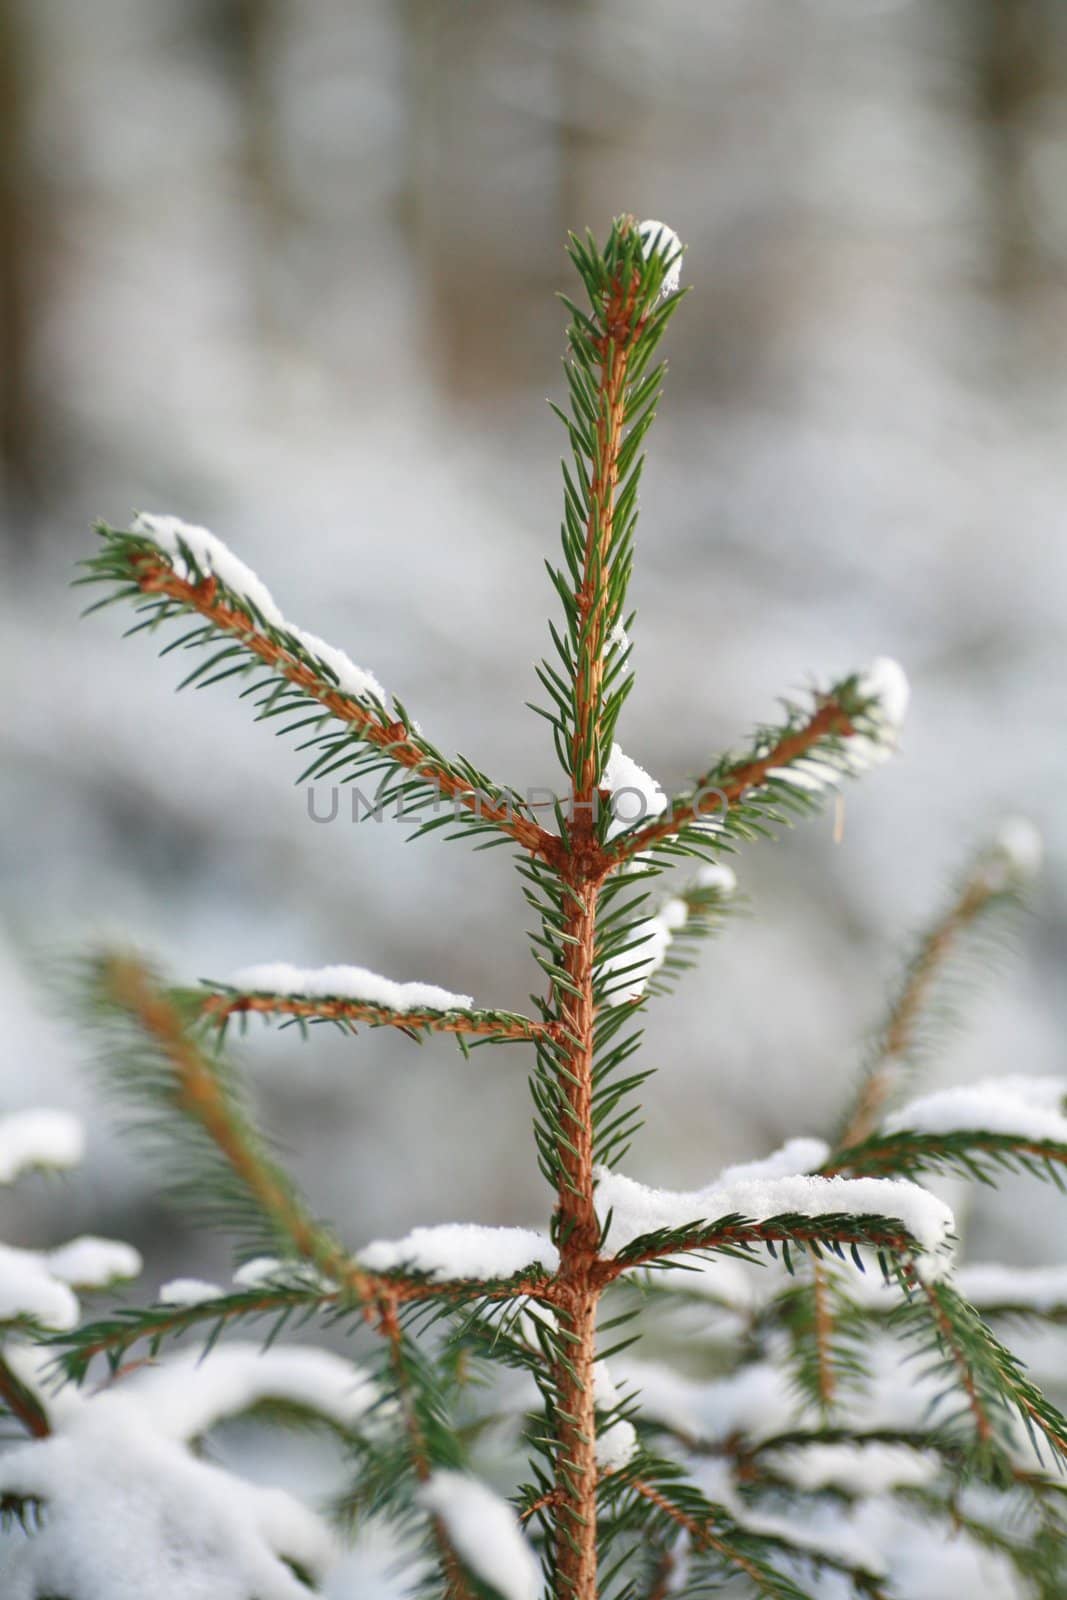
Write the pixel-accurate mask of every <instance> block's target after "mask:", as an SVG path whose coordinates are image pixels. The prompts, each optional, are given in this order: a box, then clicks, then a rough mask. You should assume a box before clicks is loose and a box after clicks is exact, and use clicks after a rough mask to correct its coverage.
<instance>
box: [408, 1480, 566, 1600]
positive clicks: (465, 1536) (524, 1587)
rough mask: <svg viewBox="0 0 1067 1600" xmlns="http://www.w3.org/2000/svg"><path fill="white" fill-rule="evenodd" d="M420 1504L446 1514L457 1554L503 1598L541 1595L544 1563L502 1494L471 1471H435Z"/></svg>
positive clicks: (532, 1598)
mask: <svg viewBox="0 0 1067 1600" xmlns="http://www.w3.org/2000/svg"><path fill="white" fill-rule="evenodd" d="M419 1501H420V1504H422V1505H424V1506H425V1507H426V1509H427V1510H428V1511H431V1512H433V1513H434V1515H435V1516H437V1517H440V1519H441V1521H442V1522H443V1523H444V1526H445V1528H446V1530H447V1532H448V1535H449V1538H450V1539H451V1541H452V1544H453V1545H454V1547H455V1549H456V1552H457V1554H458V1555H459V1556H460V1557H461V1558H462V1560H463V1561H464V1562H465V1563H466V1565H467V1566H469V1567H470V1569H471V1571H472V1572H473V1573H475V1574H476V1576H477V1577H479V1578H480V1579H481V1580H482V1581H483V1582H484V1583H487V1584H489V1586H490V1587H491V1588H492V1589H494V1590H495V1591H496V1593H497V1594H499V1595H501V1596H502V1597H503V1600H537V1597H538V1596H539V1595H540V1593H541V1566H540V1563H539V1561H538V1560H537V1557H536V1556H535V1555H534V1552H533V1550H532V1549H531V1547H530V1545H529V1544H528V1543H527V1541H526V1540H525V1539H524V1538H523V1535H522V1532H521V1530H520V1527H519V1522H518V1518H517V1517H516V1515H515V1513H514V1511H513V1510H512V1509H511V1507H510V1506H509V1505H508V1503H507V1501H506V1500H502V1499H501V1498H500V1496H499V1495H496V1494H494V1493H493V1492H492V1490H491V1489H489V1488H487V1487H486V1485H485V1484H484V1483H480V1482H479V1481H478V1479H477V1478H472V1477H471V1476H470V1475H469V1474H468V1473H465V1472H448V1471H444V1470H441V1471H437V1472H431V1473H430V1475H429V1477H428V1478H427V1479H426V1482H425V1483H424V1484H423V1486H422V1488H421V1489H420V1491H419Z"/></svg>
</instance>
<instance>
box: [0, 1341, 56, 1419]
mask: <svg viewBox="0 0 1067 1600" xmlns="http://www.w3.org/2000/svg"><path fill="white" fill-rule="evenodd" d="M0 1401H2V1402H3V1404H4V1405H5V1406H6V1407H7V1409H8V1410H9V1411H10V1413H11V1415H12V1416H13V1417H17V1418H18V1420H19V1422H21V1423H22V1426H23V1427H24V1428H25V1429H26V1432H27V1433H28V1434H29V1435H30V1436H31V1437H32V1438H34V1439H47V1438H48V1435H49V1434H50V1433H51V1432H52V1426H51V1423H50V1422H49V1420H48V1414H47V1412H46V1411H45V1409H44V1407H43V1406H42V1404H41V1402H40V1401H39V1400H38V1399H37V1397H36V1395H34V1394H32V1393H31V1392H30V1390H29V1389H27V1387H26V1385H25V1384H24V1383H23V1382H22V1381H21V1379H19V1378H17V1377H16V1376H15V1374H14V1373H13V1372H12V1370H11V1368H10V1367H9V1366H8V1364H7V1362H6V1361H5V1360H4V1358H3V1356H0Z"/></svg>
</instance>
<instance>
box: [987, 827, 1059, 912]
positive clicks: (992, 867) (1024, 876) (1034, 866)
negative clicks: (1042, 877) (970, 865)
mask: <svg viewBox="0 0 1067 1600" xmlns="http://www.w3.org/2000/svg"><path fill="white" fill-rule="evenodd" d="M1043 855H1044V844H1043V842H1042V839H1041V834H1040V833H1039V832H1038V830H1037V828H1036V827H1035V826H1034V824H1033V823H1032V822H1031V821H1030V820H1029V818H1028V817H1006V818H1005V819H1004V821H1003V822H1002V823H1001V824H1000V827H999V828H998V829H997V831H996V833H995V834H994V835H993V839H992V841H991V843H990V846H989V850H988V851H987V852H986V855H985V858H984V859H983V861H982V862H981V863H980V865H979V869H978V870H979V873H980V875H981V879H982V882H983V883H984V884H985V887H986V888H987V889H988V890H989V892H990V893H991V894H1004V893H1005V892H1006V891H1007V890H1008V889H1010V888H1012V887H1021V886H1022V885H1024V884H1027V883H1030V882H1031V881H1032V880H1033V879H1034V878H1036V877H1037V875H1038V873H1039V872H1040V870H1041V861H1042V857H1043Z"/></svg>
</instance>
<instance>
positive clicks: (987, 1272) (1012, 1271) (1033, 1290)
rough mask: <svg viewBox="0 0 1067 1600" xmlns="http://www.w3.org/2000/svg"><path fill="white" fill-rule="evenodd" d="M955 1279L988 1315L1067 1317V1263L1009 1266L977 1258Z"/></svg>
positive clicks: (985, 1314) (1058, 1319)
mask: <svg viewBox="0 0 1067 1600" xmlns="http://www.w3.org/2000/svg"><path fill="white" fill-rule="evenodd" d="M954 1281H955V1284H956V1288H957V1289H958V1290H959V1292H960V1294H961V1295H962V1296H963V1297H964V1299H965V1300H969V1301H970V1303H971V1305H973V1306H974V1307H975V1308H976V1309H977V1310H978V1311H980V1312H981V1313H982V1315H983V1316H985V1317H997V1316H1034V1317H1045V1318H1049V1319H1050V1320H1053V1321H1057V1322H1061V1321H1067V1266H1054V1267H1005V1266H1001V1265H1000V1264H998V1263H993V1262H989V1263H984V1262H973V1263H970V1264H969V1265H967V1266H965V1267H961V1268H960V1269H959V1271H958V1272H957V1273H956V1276H955V1280H954Z"/></svg>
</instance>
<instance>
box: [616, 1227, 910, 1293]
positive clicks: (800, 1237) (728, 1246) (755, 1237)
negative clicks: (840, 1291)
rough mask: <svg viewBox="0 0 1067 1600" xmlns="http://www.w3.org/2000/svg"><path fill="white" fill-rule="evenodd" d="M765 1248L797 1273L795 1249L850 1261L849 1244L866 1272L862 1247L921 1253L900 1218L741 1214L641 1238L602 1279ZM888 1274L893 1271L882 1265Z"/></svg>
mask: <svg viewBox="0 0 1067 1600" xmlns="http://www.w3.org/2000/svg"><path fill="white" fill-rule="evenodd" d="M760 1245H765V1246H766V1248H767V1249H768V1251H769V1252H770V1253H771V1255H775V1254H776V1251H775V1246H776V1245H780V1246H781V1250H782V1258H783V1260H784V1262H785V1265H786V1268H787V1269H788V1270H789V1271H792V1259H791V1256H790V1246H791V1245H793V1246H795V1247H796V1248H798V1249H800V1250H803V1251H810V1252H811V1254H812V1255H813V1256H815V1258H816V1260H818V1258H819V1256H820V1254H821V1252H822V1251H824V1250H825V1251H826V1252H827V1253H828V1254H829V1255H832V1256H837V1257H838V1258H839V1259H840V1260H844V1259H845V1247H846V1246H847V1247H848V1249H849V1251H850V1253H851V1254H852V1257H853V1259H854V1261H855V1263H856V1265H857V1266H858V1267H859V1268H860V1270H861V1271H862V1270H864V1264H863V1260H862V1257H861V1256H860V1255H859V1250H860V1248H867V1249H871V1250H874V1251H876V1252H877V1253H878V1254H879V1257H881V1256H882V1255H883V1254H884V1255H887V1256H893V1257H896V1258H898V1259H899V1260H900V1261H901V1262H902V1263H903V1264H905V1265H907V1264H910V1263H911V1262H912V1261H913V1260H914V1259H915V1258H916V1257H918V1256H920V1255H921V1254H922V1250H921V1247H920V1245H919V1244H918V1242H917V1241H916V1239H915V1238H914V1237H913V1235H912V1234H910V1233H909V1232H908V1230H907V1228H905V1227H904V1226H903V1224H902V1223H901V1221H900V1218H899V1217H891V1216H875V1215H870V1214H860V1215H854V1216H850V1215H849V1214H848V1213H847V1212H839V1213H831V1212H827V1213H823V1214H820V1215H818V1216H815V1217H811V1216H803V1215H798V1214H795V1213H794V1214H785V1213H783V1214H782V1215H781V1216H776V1217H767V1218H766V1219H764V1220H763V1221H762V1222H753V1221H751V1220H749V1219H748V1218H746V1217H743V1216H741V1215H739V1214H736V1213H735V1214H733V1215H730V1216H725V1217H721V1218H719V1220H718V1221H716V1222H693V1223H689V1224H687V1225H686V1226H684V1227H681V1228H663V1229H660V1230H659V1231H657V1232H654V1233H647V1234H642V1235H640V1236H639V1237H638V1238H636V1239H633V1240H631V1242H630V1243H629V1244H627V1245H626V1246H625V1247H624V1248H623V1249H622V1250H620V1251H618V1253H617V1254H616V1255H614V1256H610V1257H607V1258H604V1259H602V1260H601V1261H600V1263H599V1269H598V1276H599V1278H600V1281H601V1282H602V1283H605V1284H607V1283H613V1282H614V1281H615V1279H616V1278H618V1277H619V1276H620V1275H621V1274H622V1273H624V1272H630V1271H632V1270H633V1269H634V1268H635V1267H642V1266H647V1265H648V1264H649V1263H650V1262H656V1261H661V1262H666V1261H669V1260H670V1259H671V1258H672V1257H674V1256H679V1255H693V1254H696V1255H702V1254H704V1253H705V1252H707V1253H716V1252H718V1253H721V1254H724V1255H736V1256H741V1257H742V1258H747V1257H748V1256H750V1255H751V1253H752V1252H754V1251H755V1250H756V1248H757V1247H758V1246H760ZM883 1271H885V1273H886V1276H888V1268H886V1267H885V1265H884V1263H883Z"/></svg>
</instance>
